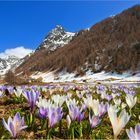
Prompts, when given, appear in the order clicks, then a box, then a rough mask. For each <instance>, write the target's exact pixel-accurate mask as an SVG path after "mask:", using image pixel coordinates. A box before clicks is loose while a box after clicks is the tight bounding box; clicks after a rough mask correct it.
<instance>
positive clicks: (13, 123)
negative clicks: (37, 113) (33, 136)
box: [2, 112, 27, 138]
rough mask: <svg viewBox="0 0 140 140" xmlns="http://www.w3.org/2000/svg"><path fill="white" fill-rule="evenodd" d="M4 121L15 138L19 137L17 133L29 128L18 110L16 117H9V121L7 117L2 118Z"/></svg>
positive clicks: (6, 127)
mask: <svg viewBox="0 0 140 140" xmlns="http://www.w3.org/2000/svg"><path fill="white" fill-rule="evenodd" d="M2 123H3V125H4V127H5V129H7V130H8V131H9V132H10V133H11V135H12V137H13V138H16V137H17V134H18V133H19V132H20V131H21V130H22V129H25V128H27V126H24V118H23V117H22V118H21V117H20V114H19V113H18V112H17V113H16V115H15V116H14V118H13V119H12V118H11V117H9V118H8V123H6V122H5V119H4V118H3V119H2Z"/></svg>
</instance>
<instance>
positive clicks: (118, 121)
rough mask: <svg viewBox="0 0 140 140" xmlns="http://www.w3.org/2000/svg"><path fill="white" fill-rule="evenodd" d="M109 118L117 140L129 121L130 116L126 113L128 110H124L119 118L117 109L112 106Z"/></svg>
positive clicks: (109, 109) (109, 108)
mask: <svg viewBox="0 0 140 140" xmlns="http://www.w3.org/2000/svg"><path fill="white" fill-rule="evenodd" d="M108 116H109V119H110V121H111V124H112V127H113V133H114V138H115V139H116V138H117V136H118V135H119V133H120V131H121V130H122V129H123V128H124V127H125V125H126V124H127V122H128V121H129V119H130V116H129V115H128V113H126V110H125V109H124V110H122V111H121V113H120V115H119V117H117V110H116V107H115V106H112V105H110V106H109V107H108Z"/></svg>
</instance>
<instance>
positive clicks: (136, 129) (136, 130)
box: [135, 124, 140, 140]
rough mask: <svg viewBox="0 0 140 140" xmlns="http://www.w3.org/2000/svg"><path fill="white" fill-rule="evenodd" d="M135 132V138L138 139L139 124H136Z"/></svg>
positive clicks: (139, 139) (139, 138)
mask: <svg viewBox="0 0 140 140" xmlns="http://www.w3.org/2000/svg"><path fill="white" fill-rule="evenodd" d="M135 134H136V139H137V140H140V124H137V125H136V128H135Z"/></svg>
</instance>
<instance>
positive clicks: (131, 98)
mask: <svg viewBox="0 0 140 140" xmlns="http://www.w3.org/2000/svg"><path fill="white" fill-rule="evenodd" d="M125 99H126V103H127V104H128V106H129V108H130V109H132V108H133V107H134V105H135V104H136V102H137V97H134V96H133V95H131V94H126V97H125Z"/></svg>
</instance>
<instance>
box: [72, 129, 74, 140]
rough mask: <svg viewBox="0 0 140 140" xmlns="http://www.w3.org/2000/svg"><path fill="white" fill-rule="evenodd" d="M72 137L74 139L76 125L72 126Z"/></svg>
mask: <svg viewBox="0 0 140 140" xmlns="http://www.w3.org/2000/svg"><path fill="white" fill-rule="evenodd" d="M71 135H72V139H74V127H72V128H71Z"/></svg>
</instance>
